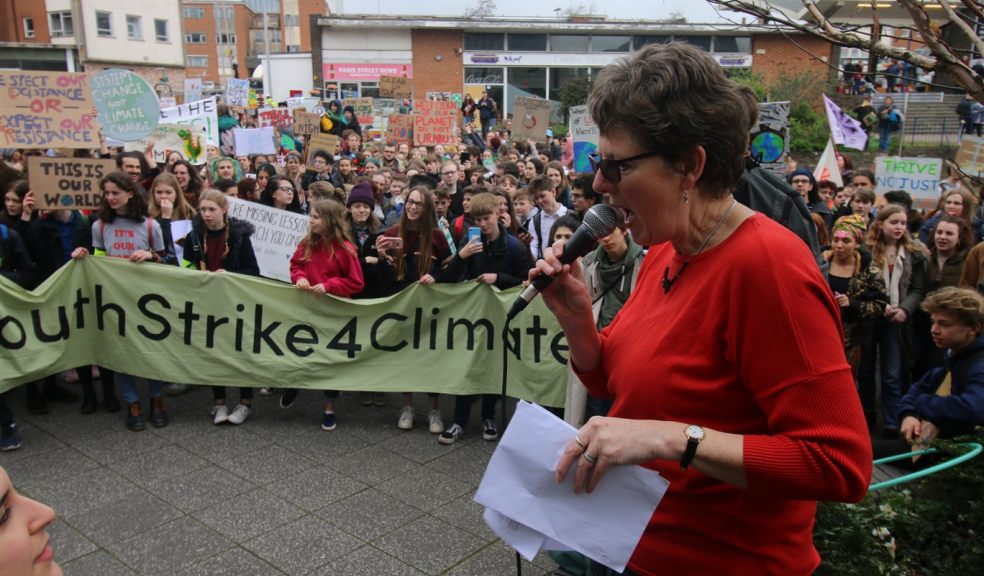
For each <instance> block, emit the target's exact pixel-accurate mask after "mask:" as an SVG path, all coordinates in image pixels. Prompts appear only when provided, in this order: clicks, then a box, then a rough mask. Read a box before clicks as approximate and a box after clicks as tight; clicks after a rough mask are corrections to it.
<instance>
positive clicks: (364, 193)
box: [345, 182, 376, 210]
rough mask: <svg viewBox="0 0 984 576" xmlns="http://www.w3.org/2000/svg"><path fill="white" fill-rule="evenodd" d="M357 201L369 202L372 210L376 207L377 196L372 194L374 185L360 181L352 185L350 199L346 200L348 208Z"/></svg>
mask: <svg viewBox="0 0 984 576" xmlns="http://www.w3.org/2000/svg"><path fill="white" fill-rule="evenodd" d="M356 202H362V203H363V204H368V205H369V209H370V210H374V209H375V208H376V198H375V196H373V194H372V186H370V185H369V183H368V182H359V183H358V184H356V185H355V186H353V187H352V190H351V191H350V192H349V196H348V200H347V201H346V202H345V206H346V207H347V208H351V207H352V204H355V203H356Z"/></svg>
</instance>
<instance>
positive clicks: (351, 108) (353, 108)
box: [342, 106, 355, 116]
mask: <svg viewBox="0 0 984 576" xmlns="http://www.w3.org/2000/svg"><path fill="white" fill-rule="evenodd" d="M342 112H351V113H352V115H353V116H355V107H354V106H346V107H345V108H342Z"/></svg>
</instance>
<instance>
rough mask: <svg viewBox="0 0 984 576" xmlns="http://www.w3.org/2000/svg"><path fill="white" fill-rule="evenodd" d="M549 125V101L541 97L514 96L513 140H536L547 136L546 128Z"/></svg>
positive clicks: (544, 138)
mask: <svg viewBox="0 0 984 576" xmlns="http://www.w3.org/2000/svg"><path fill="white" fill-rule="evenodd" d="M549 127H550V101H549V100H544V99H542V98H526V97H524V96H519V97H517V98H516V109H515V111H514V112H513V123H512V137H513V140H519V141H523V140H537V141H542V140H546V138H547V128H549Z"/></svg>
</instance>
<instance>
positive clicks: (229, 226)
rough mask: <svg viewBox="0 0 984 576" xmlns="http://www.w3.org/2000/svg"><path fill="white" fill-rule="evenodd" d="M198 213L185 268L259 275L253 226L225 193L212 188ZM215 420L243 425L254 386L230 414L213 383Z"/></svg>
mask: <svg viewBox="0 0 984 576" xmlns="http://www.w3.org/2000/svg"><path fill="white" fill-rule="evenodd" d="M198 212H199V213H198V216H197V217H196V218H195V220H194V222H193V223H192V226H191V233H190V234H188V237H187V238H186V239H185V249H184V260H185V261H184V263H183V265H184V266H185V267H186V268H193V269H194V268H197V269H199V270H202V271H204V272H235V273H237V274H247V275H249V276H259V274H260V267H259V265H258V264H257V263H256V254H255V253H254V252H253V243H252V241H251V240H250V236H252V234H253V225H252V224H250V223H249V222H246V221H245V220H238V219H236V218H230V217H229V215H228V212H229V202H228V199H227V198H226V196H225V194H222V193H221V192H219V191H217V190H209V191H208V192H205V193H204V194H202V197H201V199H200V200H199V202H198ZM212 400H213V403H214V405H213V406H212V423H213V424H216V425H218V424H222V423H225V422H229V423H230V424H242V423H243V422H244V421H245V420H246V418H248V417H249V415H250V413H252V411H253V409H252V405H253V389H252V388H251V387H249V386H243V387H240V388H239V405H238V406H236V409H235V410H233V411H232V413H231V414H230V413H229V409H228V408H227V407H226V388H225V386H212Z"/></svg>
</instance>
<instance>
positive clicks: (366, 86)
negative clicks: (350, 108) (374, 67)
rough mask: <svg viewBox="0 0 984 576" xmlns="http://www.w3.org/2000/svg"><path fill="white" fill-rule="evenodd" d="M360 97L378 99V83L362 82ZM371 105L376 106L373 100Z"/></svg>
mask: <svg viewBox="0 0 984 576" xmlns="http://www.w3.org/2000/svg"><path fill="white" fill-rule="evenodd" d="M360 95H361V96H362V97H363V98H379V82H363V83H362V92H361V94H360ZM373 104H376V102H375V100H373Z"/></svg>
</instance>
